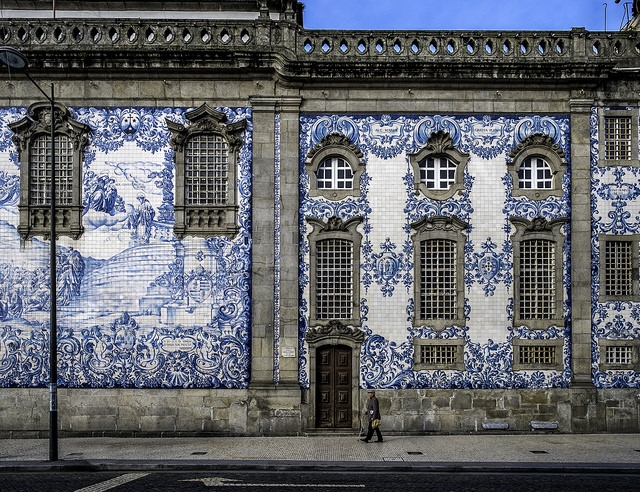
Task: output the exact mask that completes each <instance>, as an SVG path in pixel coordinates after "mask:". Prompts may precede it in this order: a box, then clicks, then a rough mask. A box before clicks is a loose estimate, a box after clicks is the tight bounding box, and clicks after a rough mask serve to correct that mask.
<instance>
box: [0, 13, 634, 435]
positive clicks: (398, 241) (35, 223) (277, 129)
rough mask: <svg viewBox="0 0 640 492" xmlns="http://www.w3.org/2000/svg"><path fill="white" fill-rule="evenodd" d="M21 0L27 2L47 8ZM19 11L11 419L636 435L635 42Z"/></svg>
mask: <svg viewBox="0 0 640 492" xmlns="http://www.w3.org/2000/svg"><path fill="white" fill-rule="evenodd" d="M22 3H23V2H22ZM20 4H21V2H10V1H5V2H3V17H2V21H0V40H1V43H2V44H4V45H7V46H11V47H13V48H16V49H18V50H20V51H21V52H22V53H23V54H24V55H26V56H27V57H28V58H29V62H30V63H29V66H28V67H27V68H26V71H27V72H28V75H29V76H30V77H31V78H32V79H33V80H35V81H36V82H37V84H38V85H39V86H41V87H48V85H49V84H53V86H54V87H55V91H56V97H55V111H54V114H53V115H52V114H51V108H50V104H49V102H48V101H46V100H44V99H43V97H42V94H40V92H39V91H38V89H37V87H36V86H35V85H34V84H33V82H32V80H29V78H27V77H26V76H25V74H24V73H23V72H22V71H17V70H15V69H6V70H5V72H4V73H5V75H4V77H5V81H6V83H5V84H1V85H0V129H1V133H0V189H1V190H2V191H1V192H0V230H1V231H2V232H1V234H0V250H2V254H1V255H0V393H1V394H2V398H0V436H2V437H20V436H33V435H45V434H46V433H47V431H48V420H47V416H48V411H49V402H48V392H47V389H46V388H47V386H48V384H49V371H48V367H49V358H48V357H49V356H48V354H49V319H50V311H49V309H50V308H49V305H50V273H49V272H50V264H49V259H50V248H49V245H50V243H49V230H50V222H49V221H50V220H51V215H50V213H49V204H50V198H51V196H50V193H49V192H48V190H49V185H50V182H49V176H50V174H49V173H50V170H51V137H50V130H51V122H52V121H53V122H54V133H55V152H54V155H55V162H56V165H55V169H56V185H57V193H56V204H57V213H56V217H55V220H56V229H57V236H58V238H57V241H56V243H57V248H56V258H57V261H56V283H57V295H56V299H57V303H56V304H57V310H56V311H57V334H58V335H57V344H58V379H57V384H58V388H59V389H58V391H59V393H58V395H59V397H58V399H59V401H58V405H59V429H60V433H61V434H62V435H92V434H100V435H296V434H298V433H313V432H344V431H351V430H357V429H358V428H359V427H360V415H361V414H362V411H363V409H364V405H365V400H366V392H365V388H375V389H376V390H378V397H379V399H380V401H381V410H382V414H383V426H384V429H385V431H386V432H389V433H425V432H443V433H445V432H446V433H456V432H458V433H462V432H464V433H467V432H497V431H500V432H502V431H505V432H520V431H530V430H534V431H535V430H537V431H549V430H556V431H559V432H603V431H607V432H637V431H638V430H639V421H638V419H639V418H640V414H639V406H640V401H639V400H640V395H639V394H638V388H639V387H640V292H639V288H638V271H639V265H638V256H639V251H640V245H639V243H640V188H639V187H638V177H639V176H638V174H639V172H640V151H639V148H638V139H639V135H640V130H639V121H640V82H639V81H638V73H639V72H640V35H639V33H638V31H636V30H634V29H633V28H632V27H633V25H634V22H635V21H636V19H632V22H630V24H629V26H631V27H630V28H629V29H627V30H624V31H621V32H588V31H586V30H584V29H582V28H574V29H572V30H571V31H567V32H541V31H533V30H532V31H523V32H506V31H505V32H494V31H487V32H461V31H456V32H444V31H419V32H413V31H412V32H407V31H402V32H400V31H395V32H382V31H373V32H371V31H348V32H341V31H331V30H308V29H305V28H304V26H303V22H302V11H303V9H302V5H301V4H300V3H298V2H295V1H291V0H282V1H279V0H269V1H267V0H257V1H254V0H246V1H211V2H134V1H131V2H128V1H125V2H118V6H117V7H114V6H113V5H112V4H111V2H101V1H85V2H72V1H68V2H66V1H64V0H62V1H60V0H59V1H58V2H56V4H55V5H56V7H55V8H56V10H55V11H53V10H52V8H51V3H50V2H46V1H35V2H30V5H29V7H28V10H27V7H25V6H24V4H23V5H20Z"/></svg>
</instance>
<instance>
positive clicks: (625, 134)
mask: <svg viewBox="0 0 640 492" xmlns="http://www.w3.org/2000/svg"><path fill="white" fill-rule="evenodd" d="M631 135H632V130H631V118H630V117H628V116H605V118H604V141H605V159H608V160H614V161H622V160H630V159H631Z"/></svg>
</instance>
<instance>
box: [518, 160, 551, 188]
mask: <svg viewBox="0 0 640 492" xmlns="http://www.w3.org/2000/svg"><path fill="white" fill-rule="evenodd" d="M552 184H553V175H552V173H551V166H550V165H549V163H547V161H545V160H544V159H541V158H539V157H534V158H529V159H525V160H524V161H523V162H522V165H521V166H520V169H518V188H520V189H530V190H550V189H551V186H552Z"/></svg>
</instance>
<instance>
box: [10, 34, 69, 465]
mask: <svg viewBox="0 0 640 492" xmlns="http://www.w3.org/2000/svg"><path fill="white" fill-rule="evenodd" d="M0 62H2V63H4V64H5V65H6V66H7V67H9V68H14V69H17V70H21V71H22V73H24V74H25V76H26V77H27V78H28V79H29V80H30V81H31V82H32V83H33V85H35V86H36V88H37V89H38V90H39V91H40V92H41V93H42V95H43V96H44V97H45V98H46V99H47V100H48V101H49V102H50V103H51V121H50V123H51V137H50V138H51V169H50V176H49V177H50V180H51V181H50V184H49V185H50V188H49V193H50V195H51V196H50V200H51V202H50V212H49V214H50V218H49V223H50V226H51V229H50V235H51V237H50V241H51V243H50V251H49V255H50V256H49V266H50V274H49V276H50V296H51V298H50V299H49V303H50V307H49V331H50V335H49V461H57V460H58V332H57V326H58V321H57V305H56V297H57V286H56V179H55V178H56V173H55V168H56V153H55V148H56V140H55V116H54V115H55V99H54V92H53V83H52V84H51V95H50V96H49V95H47V93H46V92H45V91H43V90H42V87H40V85H38V83H37V82H36V81H35V80H33V79H32V78H31V76H30V75H29V74H28V73H27V71H26V68H27V66H28V65H29V60H28V59H27V57H26V56H24V55H23V54H22V53H21V52H20V51H19V50H17V49H15V48H12V47H11V46H0Z"/></svg>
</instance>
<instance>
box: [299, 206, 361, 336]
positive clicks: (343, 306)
mask: <svg viewBox="0 0 640 492" xmlns="http://www.w3.org/2000/svg"><path fill="white" fill-rule="evenodd" d="M308 222H309V224H311V225H312V226H313V231H312V232H311V233H310V234H309V270H310V271H309V273H310V276H309V280H310V285H309V292H310V296H309V297H310V299H309V301H310V308H311V309H310V313H309V324H310V326H317V325H326V324H327V323H328V322H330V321H335V320H339V321H341V322H342V323H343V324H345V325H354V326H357V325H359V319H360V314H359V309H360V299H359V295H360V289H359V283H360V275H359V265H360V242H361V237H362V236H361V235H360V233H359V232H358V231H357V226H358V224H360V222H361V219H360V218H359V217H356V218H353V219H349V220H347V221H342V220H341V219H339V218H337V217H332V218H331V219H329V220H328V221H326V222H325V221H321V220H317V219H308Z"/></svg>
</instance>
